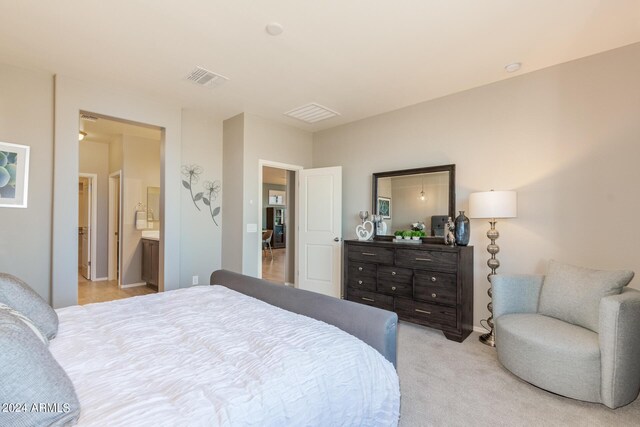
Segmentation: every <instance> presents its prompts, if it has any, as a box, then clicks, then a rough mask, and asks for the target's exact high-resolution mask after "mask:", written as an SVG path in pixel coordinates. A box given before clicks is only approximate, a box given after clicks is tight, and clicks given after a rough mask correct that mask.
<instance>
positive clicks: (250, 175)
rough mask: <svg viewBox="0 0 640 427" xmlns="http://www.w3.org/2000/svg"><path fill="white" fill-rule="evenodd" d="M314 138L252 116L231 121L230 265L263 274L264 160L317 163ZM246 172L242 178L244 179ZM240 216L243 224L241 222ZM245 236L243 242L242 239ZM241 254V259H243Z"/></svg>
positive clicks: (226, 263)
mask: <svg viewBox="0 0 640 427" xmlns="http://www.w3.org/2000/svg"><path fill="white" fill-rule="evenodd" d="M312 141H313V138H312V134H311V133H309V132H306V131H303V130H300V129H297V128H294V127H291V126H287V125H283V124H280V123H275V122H272V121H270V120H267V119H263V118H261V117H258V116H254V115H251V114H246V113H244V114H240V115H238V116H235V117H232V118H231V119H228V120H225V122H224V150H223V154H224V168H225V172H224V176H225V179H224V181H225V182H227V183H230V182H231V181H233V184H230V185H227V188H226V192H225V197H224V209H223V211H226V213H225V214H224V215H225V216H224V220H225V224H226V226H225V229H224V231H223V241H224V244H225V250H224V252H225V253H224V255H223V257H222V265H223V267H224V268H228V269H231V270H234V271H239V272H242V273H244V274H248V275H250V276H258V275H259V266H260V256H261V255H260V250H261V242H262V233H261V232H260V227H261V224H262V223H261V221H260V218H259V217H260V216H261V215H260V212H261V208H262V207H261V203H260V198H261V195H262V189H261V188H260V187H259V183H258V181H259V173H260V160H266V161H271V162H278V163H284V164H288V165H294V166H302V167H305V168H308V167H311V155H312ZM240 174H241V175H242V181H239V175H240ZM232 186H233V187H232ZM232 189H233V192H232ZM239 217H241V218H242V223H240V222H239V221H238V218H239ZM227 218H229V220H230V221H229V222H227ZM231 221H233V223H231ZM249 224H255V225H256V227H257V231H256V232H252V233H249V232H247V231H246V230H247V225H249ZM240 235H241V236H242V241H241V242H239V240H238V236H240ZM238 255H240V256H241V258H237V257H238Z"/></svg>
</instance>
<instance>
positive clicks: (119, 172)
mask: <svg viewBox="0 0 640 427" xmlns="http://www.w3.org/2000/svg"><path fill="white" fill-rule="evenodd" d="M116 177H118V183H119V185H118V187H119V188H118V197H119V199H120V200H119V202H120V203H119V204H118V207H119V208H120V209H119V210H118V216H119V217H120V220H119V221H118V223H119V224H120V226H119V227H118V236H119V240H118V241H119V245H118V246H119V247H118V248H117V249H116V250H117V251H118V252H119V253H120V256H119V257H118V255H117V254H116V259H118V260H119V263H120V266H119V267H120V268H118V266H116V265H115V263H114V259H113V252H114V247H113V235H114V233H115V230H114V228H115V217H114V216H113V205H114V200H113V197H114V190H115V182H114V181H115V178H116ZM108 210H109V227H108V228H109V240H108V246H109V249H108V251H109V254H108V257H107V259H108V263H109V266H108V271H107V274H108V278H107V280H117V281H118V287H120V284H121V283H120V277H121V276H122V170H117V171H115V172H112V173H110V174H109V207H108ZM117 271H119V272H120V274H119V275H118V277H115V276H116V273H115V272H117Z"/></svg>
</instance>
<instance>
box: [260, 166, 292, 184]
mask: <svg viewBox="0 0 640 427" xmlns="http://www.w3.org/2000/svg"><path fill="white" fill-rule="evenodd" d="M262 182H263V183H264V184H275V185H287V171H286V170H284V169H277V168H270V167H269V166H263V167H262Z"/></svg>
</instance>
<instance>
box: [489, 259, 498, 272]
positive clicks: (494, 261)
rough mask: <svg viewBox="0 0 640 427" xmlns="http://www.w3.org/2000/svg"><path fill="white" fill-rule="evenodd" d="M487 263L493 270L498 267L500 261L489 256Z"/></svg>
mask: <svg viewBox="0 0 640 427" xmlns="http://www.w3.org/2000/svg"><path fill="white" fill-rule="evenodd" d="M487 265H488V266H489V268H490V269H492V270H495V269H496V268H498V267H500V261H498V260H497V259H495V258H490V259H489V260H488V261H487Z"/></svg>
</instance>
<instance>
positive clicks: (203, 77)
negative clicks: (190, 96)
mask: <svg viewBox="0 0 640 427" xmlns="http://www.w3.org/2000/svg"><path fill="white" fill-rule="evenodd" d="M186 79H187V80H189V81H190V82H193V83H195V84H197V85H200V86H208V87H215V86H220V85H221V84H222V83H224V82H226V81H227V80H229V78H228V77H225V76H223V75H221V74H216V73H214V72H213V71H209V70H207V69H206V68H202V67H196V68H195V69H194V70H193V71H191V72H190V73H189V75H188V76H187V77H186Z"/></svg>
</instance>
